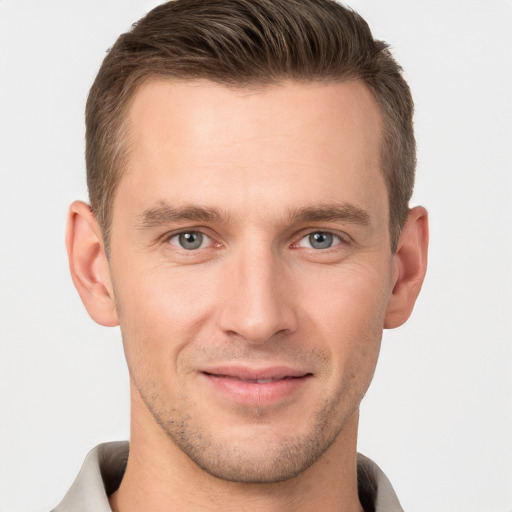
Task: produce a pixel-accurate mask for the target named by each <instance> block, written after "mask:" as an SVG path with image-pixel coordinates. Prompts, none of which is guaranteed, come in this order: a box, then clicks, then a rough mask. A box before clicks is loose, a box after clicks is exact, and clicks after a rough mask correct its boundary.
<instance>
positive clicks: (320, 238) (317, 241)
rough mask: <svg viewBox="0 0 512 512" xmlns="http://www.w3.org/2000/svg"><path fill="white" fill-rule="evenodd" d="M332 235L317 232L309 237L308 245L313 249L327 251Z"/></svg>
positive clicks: (330, 244)
mask: <svg viewBox="0 0 512 512" xmlns="http://www.w3.org/2000/svg"><path fill="white" fill-rule="evenodd" d="M332 242H333V235H332V233H324V232H322V231H317V232H316V233H311V234H310V235H309V243H310V244H311V247H313V249H328V248H329V247H331V246H332Z"/></svg>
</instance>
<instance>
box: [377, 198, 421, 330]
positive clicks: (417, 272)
mask: <svg viewBox="0 0 512 512" xmlns="http://www.w3.org/2000/svg"><path fill="white" fill-rule="evenodd" d="M427 249H428V214H427V211H426V210H425V208H423V207H421V206H417V207H416V208H413V209H412V210H411V211H410V212H409V216H408V218H407V222H406V223H405V225H404V227H403V229H402V233H401V235H400V239H399V241H398V247H397V251H396V254H395V255H394V257H393V266H394V268H393V283H392V284H393V290H392V293H391V296H390V299H389V301H388V306H387V309H386V317H385V320H384V328H386V329H394V328H395V327H398V326H400V325H402V324H403V323H405V321H406V320H407V319H408V318H409V316H410V315H411V313H412V310H413V308H414V303H415V302H416V299H417V297H418V294H419V293H420V290H421V285H422V284H423V279H424V278H425V273H426V271H427Z"/></svg>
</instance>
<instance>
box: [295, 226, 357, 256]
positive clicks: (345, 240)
mask: <svg viewBox="0 0 512 512" xmlns="http://www.w3.org/2000/svg"><path fill="white" fill-rule="evenodd" d="M314 233H325V234H329V235H332V236H333V237H334V238H335V239H336V240H337V241H336V243H334V244H333V245H332V246H331V247H328V248H326V249H315V248H314V247H305V246H303V245H300V243H301V242H302V241H303V240H305V239H307V238H308V237H309V236H311V235H312V234H314ZM295 239H296V241H295V242H293V243H292V244H291V247H292V248H304V249H311V250H313V251H323V252H327V251H329V250H330V249H334V248H336V247H338V246H339V245H350V244H351V242H352V238H351V237H350V236H349V235H347V234H346V233H340V232H339V231H336V230H333V229H321V228H320V229H311V228H308V229H307V230H301V233H300V234H299V235H298V236H297V237H296V238H295Z"/></svg>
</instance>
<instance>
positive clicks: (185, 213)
mask: <svg viewBox="0 0 512 512" xmlns="http://www.w3.org/2000/svg"><path fill="white" fill-rule="evenodd" d="M226 219H227V215H226V214H225V213H224V212H222V211H220V210H217V209H215V208H207V207H204V206H187V205H185V206H179V207H173V206H171V205H169V204H168V203H166V202H165V201H160V202H159V203H157V205H156V206H153V207H151V208H148V209H147V210H144V211H143V212H142V213H140V214H139V215H137V227H138V228H139V229H148V228H155V227H159V226H164V225H166V224H170V223H173V222H182V221H189V222H224V221H226Z"/></svg>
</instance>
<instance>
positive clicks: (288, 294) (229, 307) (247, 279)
mask: <svg viewBox="0 0 512 512" xmlns="http://www.w3.org/2000/svg"><path fill="white" fill-rule="evenodd" d="M226 270H227V271H226V273H225V277H224V281H225V282H224V283H223V286H222V288H223V293H222V302H221V304H219V305H220V308H221V309H220V311H219V310H218V319H219V326H220V329H221V330H222V331H223V332H224V333H227V334H229V335H231V336H239V337H241V338H243V339H244V340H245V341H247V342H249V343H251V344H263V343H265V342H266V341H268V340H270V339H271V338H273V337H275V336H276V335H284V334H287V333H291V332H293V331H294V330H295V329H296V327H297V316H296V311H295V308H294V307H293V302H292V297H293V292H292V289H291V288H292V286H291V282H290V281H291V278H290V276H289V272H287V269H286V266H285V264H284V263H283V262H282V261H281V260H280V258H279V256H278V255H276V254H275V253H274V252H273V251H272V250H271V249H262V250H250V251H249V250H246V251H240V253H239V254H235V255H233V256H232V258H230V261H229V263H227V268H226Z"/></svg>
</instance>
